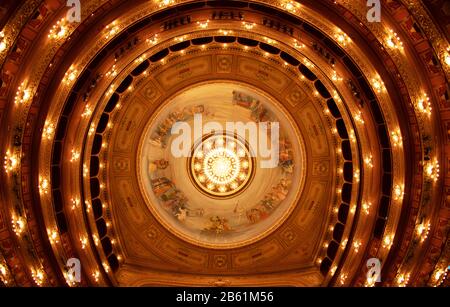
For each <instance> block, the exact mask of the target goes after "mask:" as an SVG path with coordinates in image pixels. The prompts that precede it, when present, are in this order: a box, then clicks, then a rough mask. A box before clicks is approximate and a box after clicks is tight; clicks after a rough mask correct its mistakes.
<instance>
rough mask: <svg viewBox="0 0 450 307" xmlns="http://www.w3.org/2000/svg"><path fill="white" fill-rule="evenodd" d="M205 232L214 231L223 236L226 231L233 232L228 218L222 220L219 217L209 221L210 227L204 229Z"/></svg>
mask: <svg viewBox="0 0 450 307" xmlns="http://www.w3.org/2000/svg"><path fill="white" fill-rule="evenodd" d="M204 230H205V231H212V232H215V233H216V234H221V233H223V232H225V231H229V230H231V227H230V225H229V224H228V220H227V219H226V218H221V217H219V216H217V215H216V216H212V217H211V218H210V219H209V223H208V225H207V226H206V227H205V229H204Z"/></svg>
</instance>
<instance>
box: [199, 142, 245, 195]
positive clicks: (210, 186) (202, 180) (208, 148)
mask: <svg viewBox="0 0 450 307" xmlns="http://www.w3.org/2000/svg"><path fill="white" fill-rule="evenodd" d="M227 142H228V144H227ZM230 144H233V145H232V146H230ZM252 164H253V162H252V160H251V158H250V156H249V153H248V150H247V149H246V147H245V145H244V144H242V143H241V142H240V141H237V140H235V139H234V138H232V137H229V136H226V135H224V136H212V137H209V138H207V139H206V140H204V141H203V142H202V143H201V144H199V145H198V147H196V148H195V150H194V152H193V158H192V159H191V164H190V168H191V174H192V177H193V179H194V181H195V182H196V183H197V184H198V186H199V187H200V188H201V189H202V190H204V191H205V192H208V193H210V194H213V195H216V196H226V195H230V194H233V193H235V192H237V191H238V190H240V189H241V188H242V187H243V186H244V185H245V183H246V182H247V181H248V180H249V177H250V175H251V171H252Z"/></svg>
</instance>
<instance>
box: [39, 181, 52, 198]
mask: <svg viewBox="0 0 450 307" xmlns="http://www.w3.org/2000/svg"><path fill="white" fill-rule="evenodd" d="M49 190H50V183H49V181H48V180H47V179H46V178H43V177H39V193H40V194H41V195H45V194H48V192H49Z"/></svg>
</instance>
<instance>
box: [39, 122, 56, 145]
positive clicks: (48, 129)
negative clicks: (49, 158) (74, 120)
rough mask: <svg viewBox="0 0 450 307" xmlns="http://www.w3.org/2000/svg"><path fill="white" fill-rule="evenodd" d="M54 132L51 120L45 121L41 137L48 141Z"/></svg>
mask: <svg viewBox="0 0 450 307" xmlns="http://www.w3.org/2000/svg"><path fill="white" fill-rule="evenodd" d="M54 133H55V126H54V125H53V124H52V123H51V122H49V121H46V122H45V125H44V130H43V131H42V139H44V140H49V141H50V140H51V139H52V138H53V135H54Z"/></svg>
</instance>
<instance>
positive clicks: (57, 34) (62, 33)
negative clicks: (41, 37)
mask: <svg viewBox="0 0 450 307" xmlns="http://www.w3.org/2000/svg"><path fill="white" fill-rule="evenodd" d="M68 30H69V29H68V25H67V21H66V19H65V18H62V19H61V20H58V21H57V22H56V24H55V25H54V26H53V27H52V28H51V30H50V33H49V34H48V37H49V38H51V39H62V38H64V37H66V36H67V35H68V32H69V31H68Z"/></svg>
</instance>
